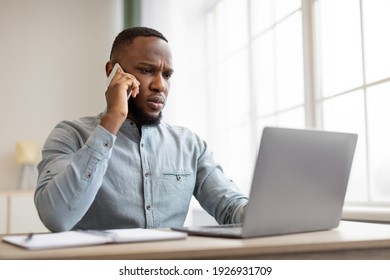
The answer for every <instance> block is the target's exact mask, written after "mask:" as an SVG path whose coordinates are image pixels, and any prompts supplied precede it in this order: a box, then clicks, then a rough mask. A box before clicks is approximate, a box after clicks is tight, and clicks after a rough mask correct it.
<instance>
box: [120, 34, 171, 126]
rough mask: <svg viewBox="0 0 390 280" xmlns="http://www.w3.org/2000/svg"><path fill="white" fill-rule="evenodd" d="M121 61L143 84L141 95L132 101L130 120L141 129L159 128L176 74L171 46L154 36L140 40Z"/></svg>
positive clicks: (140, 38) (125, 49) (126, 49)
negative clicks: (173, 77)
mask: <svg viewBox="0 0 390 280" xmlns="http://www.w3.org/2000/svg"><path fill="white" fill-rule="evenodd" d="M117 60H118V62H119V64H120V65H121V66H122V68H123V70H124V71H125V72H127V73H130V74H132V75H134V76H135V77H136V78H137V80H138V81H139V82H140V87H139V94H138V95H137V97H136V98H132V97H130V99H129V101H128V106H129V115H128V118H130V119H132V120H134V121H135V122H136V123H137V124H138V125H140V126H142V125H154V124H158V123H159V122H160V119H161V117H162V110H163V109H164V107H165V103H166V101H167V97H168V94H169V89H170V78H171V76H172V74H173V68H172V56H171V51H170V49H169V46H168V43H167V42H165V41H164V40H162V39H160V38H158V37H154V36H149V37H145V36H139V37H136V38H135V39H134V40H133V41H132V43H131V44H129V45H127V46H126V47H124V48H123V49H122V50H121V51H120V53H119V54H118V56H117Z"/></svg>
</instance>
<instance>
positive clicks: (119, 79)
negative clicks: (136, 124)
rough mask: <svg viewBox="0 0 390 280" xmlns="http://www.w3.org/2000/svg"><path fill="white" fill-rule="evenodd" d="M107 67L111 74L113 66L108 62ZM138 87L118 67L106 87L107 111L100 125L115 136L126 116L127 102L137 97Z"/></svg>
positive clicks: (132, 77) (134, 79)
mask: <svg viewBox="0 0 390 280" xmlns="http://www.w3.org/2000/svg"><path fill="white" fill-rule="evenodd" d="M107 67H108V68H111V69H109V72H111V71H112V69H113V67H114V65H113V64H112V63H111V62H108V65H107ZM139 85H140V83H139V81H138V80H137V79H136V78H135V77H134V76H133V75H131V74H128V73H126V72H124V71H123V69H122V68H121V67H118V69H117V70H116V73H115V75H114V77H113V78H112V80H111V81H110V83H109V85H108V88H107V91H106V102H107V110H106V114H105V115H104V116H103V118H102V119H101V121H100V125H102V126H103V127H104V128H105V129H107V130H108V131H110V132H111V133H112V134H116V133H117V132H118V131H119V129H120V127H121V126H122V124H123V122H124V121H125V120H126V118H127V114H128V105H127V100H128V98H135V97H136V96H137V95H138V93H139ZM130 95H131V96H130Z"/></svg>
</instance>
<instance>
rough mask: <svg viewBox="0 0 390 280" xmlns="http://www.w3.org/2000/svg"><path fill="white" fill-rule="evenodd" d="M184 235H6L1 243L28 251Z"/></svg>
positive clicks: (142, 231)
mask: <svg viewBox="0 0 390 280" xmlns="http://www.w3.org/2000/svg"><path fill="white" fill-rule="evenodd" d="M186 237H187V234H186V233H182V232H173V231H166V230H154V229H143V228H130V229H112V230H104V231H98V230H83V231H63V232H55V233H39V234H33V235H32V234H23V235H8V236H4V237H3V241H4V242H7V243H10V244H13V245H16V246H19V247H22V248H25V249H29V250H43V249H56V248H65V247H80V246H89V245H101V244H108V243H132V242H146V241H162V240H176V239H185V238H186Z"/></svg>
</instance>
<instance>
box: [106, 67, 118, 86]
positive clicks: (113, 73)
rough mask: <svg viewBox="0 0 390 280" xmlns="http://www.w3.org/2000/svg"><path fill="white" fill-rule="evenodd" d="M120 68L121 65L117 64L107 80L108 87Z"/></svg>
mask: <svg viewBox="0 0 390 280" xmlns="http://www.w3.org/2000/svg"><path fill="white" fill-rule="evenodd" d="M119 67H121V66H120V65H119V63H115V65H114V68H112V71H111V73H110V75H109V76H108V78H107V82H106V84H107V86H108V85H109V84H110V83H111V80H112V78H114V75H115V73H116V70H118V68H119Z"/></svg>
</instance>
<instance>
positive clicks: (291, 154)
mask: <svg viewBox="0 0 390 280" xmlns="http://www.w3.org/2000/svg"><path fill="white" fill-rule="evenodd" d="M356 142H357V135H356V134H352V133H340V132H330V131H319V130H308V129H289V128H276V127H266V128H264V130H263V133H262V137H261V142H260V147H259V151H258V155H257V161H256V164H255V168H254V173H253V179H252V186H251V190H250V194H249V201H248V205H247V208H246V212H245V218H244V221H243V223H242V224H239V225H222V226H200V227H175V228H172V229H173V230H176V231H182V232H187V233H189V234H193V235H206V236H218V237H233V238H249V237H260V236H270V235H280V234H289V233H298V232H309V231H320V230H327V229H332V228H336V227H338V225H339V222H340V219H341V214H342V208H343V205H344V198H345V194H346V189H347V185H348V179H349V174H350V170H351V165H352V160H353V156H354V152H355V147H356ZM237 164H239V163H237Z"/></svg>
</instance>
